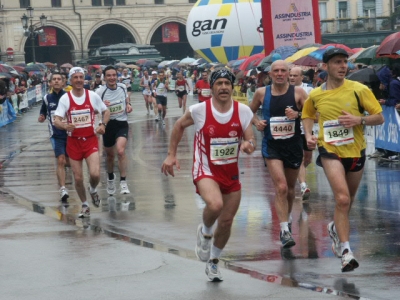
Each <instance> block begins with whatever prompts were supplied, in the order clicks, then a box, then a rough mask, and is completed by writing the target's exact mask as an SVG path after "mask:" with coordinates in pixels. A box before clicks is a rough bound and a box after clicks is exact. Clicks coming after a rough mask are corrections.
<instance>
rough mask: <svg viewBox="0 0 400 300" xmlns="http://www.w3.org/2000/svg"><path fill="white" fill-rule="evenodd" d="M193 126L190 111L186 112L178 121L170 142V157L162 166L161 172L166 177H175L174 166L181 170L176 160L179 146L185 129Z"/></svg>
mask: <svg viewBox="0 0 400 300" xmlns="http://www.w3.org/2000/svg"><path fill="white" fill-rule="evenodd" d="M193 124H194V121H193V118H192V114H191V113H190V111H186V113H185V114H184V115H183V116H182V117H180V118H179V119H178V121H176V123H175V125H174V128H173V129H172V133H171V138H170V140H169V147H168V156H167V157H166V158H165V160H164V162H163V164H162V166H161V172H162V173H164V174H165V175H166V176H168V174H170V175H172V176H175V174H174V165H176V168H177V170H180V165H179V161H178V160H177V158H176V152H177V149H178V144H179V142H180V141H181V139H182V136H183V133H184V131H185V128H186V127H189V126H190V125H193Z"/></svg>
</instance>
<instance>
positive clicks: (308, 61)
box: [292, 55, 322, 67]
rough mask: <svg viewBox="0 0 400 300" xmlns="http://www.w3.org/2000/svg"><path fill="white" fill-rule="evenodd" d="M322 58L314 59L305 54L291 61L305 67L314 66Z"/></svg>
mask: <svg viewBox="0 0 400 300" xmlns="http://www.w3.org/2000/svg"><path fill="white" fill-rule="evenodd" d="M321 61H322V60H319V59H316V58H314V57H312V56H309V55H306V56H303V57H300V58H299V59H297V60H295V61H294V62H292V63H293V64H294V65H298V66H305V67H316V66H317V65H318V64H319V63H321Z"/></svg>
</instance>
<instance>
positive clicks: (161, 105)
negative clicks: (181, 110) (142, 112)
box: [152, 70, 168, 126]
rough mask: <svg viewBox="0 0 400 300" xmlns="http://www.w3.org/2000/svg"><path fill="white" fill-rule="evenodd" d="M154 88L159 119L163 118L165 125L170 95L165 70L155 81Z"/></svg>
mask: <svg viewBox="0 0 400 300" xmlns="http://www.w3.org/2000/svg"><path fill="white" fill-rule="evenodd" d="M152 84H153V86H152V87H153V90H155V95H156V100H157V106H158V121H161V120H162V124H163V126H164V125H165V116H166V114H167V96H168V79H166V78H165V75H164V71H162V70H161V71H160V72H159V73H158V79H157V80H155V81H154V82H153V83H152Z"/></svg>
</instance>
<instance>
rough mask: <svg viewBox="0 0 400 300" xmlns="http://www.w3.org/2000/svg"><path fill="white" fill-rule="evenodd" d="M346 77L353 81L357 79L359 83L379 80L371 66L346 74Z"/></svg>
mask: <svg viewBox="0 0 400 300" xmlns="http://www.w3.org/2000/svg"><path fill="white" fill-rule="evenodd" d="M347 79H349V80H353V81H359V82H361V83H371V82H379V78H378V75H376V72H375V70H374V69H372V68H364V69H361V70H358V71H355V72H353V73H351V74H349V75H348V76H347Z"/></svg>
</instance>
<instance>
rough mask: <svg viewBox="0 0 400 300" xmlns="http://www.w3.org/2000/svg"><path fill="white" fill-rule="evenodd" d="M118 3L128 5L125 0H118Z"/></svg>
mask: <svg viewBox="0 0 400 300" xmlns="http://www.w3.org/2000/svg"><path fill="white" fill-rule="evenodd" d="M117 5H126V4H125V0H117Z"/></svg>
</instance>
